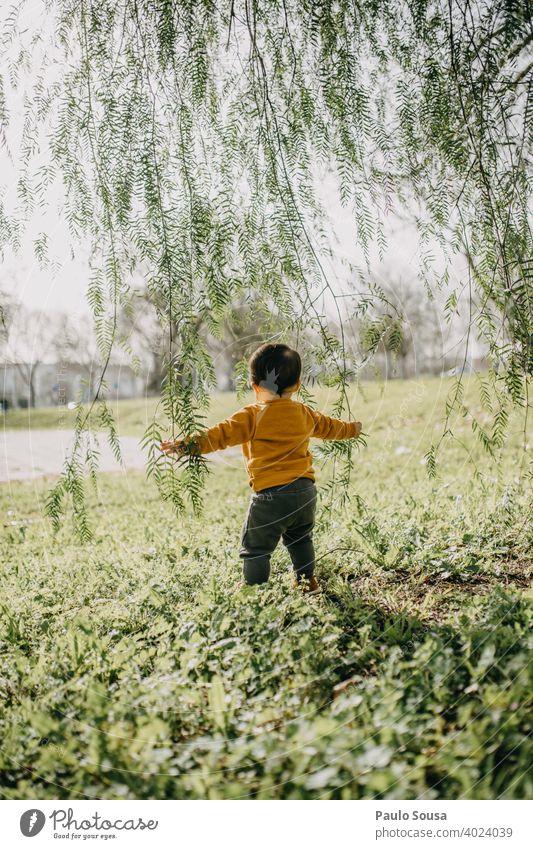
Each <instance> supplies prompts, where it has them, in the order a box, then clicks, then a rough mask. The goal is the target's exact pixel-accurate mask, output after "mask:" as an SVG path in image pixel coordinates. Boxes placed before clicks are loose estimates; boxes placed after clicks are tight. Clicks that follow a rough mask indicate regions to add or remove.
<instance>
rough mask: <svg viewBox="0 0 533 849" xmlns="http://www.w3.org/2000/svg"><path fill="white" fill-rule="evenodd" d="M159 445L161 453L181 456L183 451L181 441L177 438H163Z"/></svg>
mask: <svg viewBox="0 0 533 849" xmlns="http://www.w3.org/2000/svg"><path fill="white" fill-rule="evenodd" d="M160 447H161V451H162V452H163V454H177V455H178V457H181V455H182V454H183V453H184V448H183V443H182V442H180V441H179V440H177V439H165V440H163V442H162V443H161V446H160Z"/></svg>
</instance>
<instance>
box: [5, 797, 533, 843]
mask: <svg viewBox="0 0 533 849" xmlns="http://www.w3.org/2000/svg"><path fill="white" fill-rule="evenodd" d="M1 812H2V817H1V823H2V825H1V828H2V833H1V845H2V847H6V849H11V847H17V846H25V847H30V846H31V847H34V849H40V847H47V846H55V847H58V846H61V845H67V846H71V845H72V844H77V845H79V846H81V845H84V846H87V845H91V846H104V845H106V846H116V847H117V849H120V848H121V847H130V846H134V847H137V846H139V847H141V846H143V847H149V846H157V847H158V848H159V847H161V849H166V847H167V846H172V847H182V846H183V847H184V849H196V847H200V849H204V847H213V849H325V847H333V849H337V847H341V846H342V849H351V847H353V849H367V847H377V849H395V847H398V849H399V848H400V847H409V849H440V848H441V847H442V849H446V847H450V849H451V847H484V846H486V847H489V846H490V847H502V849H504V847H505V849H531V847H533V837H532V826H531V822H532V818H533V802H531V801H524V802H514V801H509V802H508V801H498V802H492V801H487V802H484V801H480V802H475V801H460V802H400V801H398V802H390V801H387V802H373V801H372V802H371V801H363V802H355V801H354V802H349V801H348V802H332V801H324V802H321V801H304V802H283V801H273V802H268V801H255V802H254V801H235V802H231V801H220V802H219V801H212V802H211V801H198V802H191V801H184V802H182V801H101V802H100V801H86V800H83V801H37V802H35V804H34V803H30V802H25V801H11V800H10V801H4V802H2V808H1ZM32 840H35V842H34V843H33V842H31V841H32Z"/></svg>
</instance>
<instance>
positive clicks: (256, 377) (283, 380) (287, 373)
mask: <svg viewBox="0 0 533 849" xmlns="http://www.w3.org/2000/svg"><path fill="white" fill-rule="evenodd" d="M248 366H249V369H250V379H251V381H252V383H255V384H256V386H262V387H263V388H264V389H269V390H270V392H275V393H277V394H278V395H281V394H282V392H283V391H284V390H285V389H288V388H289V387H290V386H294V384H295V383H298V381H299V380H300V375H301V373H302V361H301V359H300V354H299V353H298V351H294V350H293V349H292V348H289V346H288V345H275V344H270V343H267V344H266V345H261V347H260V348H258V349H257V351H254V353H253V354H252V356H251V357H250V360H249V362H248Z"/></svg>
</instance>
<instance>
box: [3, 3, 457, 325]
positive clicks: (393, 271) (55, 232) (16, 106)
mask: <svg viewBox="0 0 533 849" xmlns="http://www.w3.org/2000/svg"><path fill="white" fill-rule="evenodd" d="M6 12H7V10H4V15H3V16H5V14H6ZM25 14H26V15H27V16H28V15H29V18H28V21H29V20H30V19H31V24H32V26H37V27H39V26H40V25H41V24H39V21H41V22H42V27H43V44H45V43H46V30H47V28H48V29H49V23H48V21H47V20H46V17H45V11H44V3H43V2H42V0H27V4H26V11H25ZM40 49H42V47H40V46H38V47H37V48H36V51H37V55H38V51H39V50H40ZM35 67H36V68H37V69H38V68H39V62H38V61H37V62H36V63H35ZM57 70H60V68H57ZM57 70H56V72H57ZM2 72H3V74H4V75H6V76H8V75H9V68H8V67H7V66H4V67H3V68H2ZM51 73H52V74H53V73H54V70H53V69H52V72H51ZM36 74H37V71H36V70H35V68H34V69H33V70H32V72H31V73H28V74H27V75H26V76H25V78H24V83H23V85H24V87H25V88H26V89H27V90H29V91H31V89H32V86H33V85H34V82H35V79H36ZM6 87H7V89H8V93H9V86H6ZM8 107H9V111H10V114H11V121H10V125H9V128H8V132H7V139H8V147H9V152H8V150H6V148H0V174H1V177H0V192H1V195H2V198H3V200H4V202H5V203H6V205H7V207H8V208H10V207H12V206H13V205H15V204H16V186H17V161H16V159H17V155H18V154H17V152H18V148H19V146H20V137H21V132H22V106H21V100H20V94H17V95H15V96H13V94H12V93H11V99H10V100H9V101H8ZM9 154H11V156H10V155H9ZM321 196H322V200H323V202H324V204H325V207H326V208H327V210H328V213H329V216H330V221H331V234H332V236H331V243H332V245H334V247H335V259H333V261H331V260H329V258H327V257H323V266H324V268H325V270H326V273H327V275H328V278H329V280H330V282H331V283H332V285H333V287H334V288H335V290H336V291H338V292H339V293H340V292H342V291H345V289H346V285H347V271H346V269H345V268H344V267H343V265H342V260H343V259H348V260H349V261H351V262H352V263H354V264H356V265H357V266H359V267H361V268H363V267H364V257H363V253H362V251H361V250H360V249H359V248H358V245H357V243H356V229H355V223H354V220H353V216H352V215H351V213H350V211H349V210H348V209H344V208H343V207H342V206H341V204H340V201H339V199H338V193H337V190H336V187H335V183H334V182H333V181H332V180H331V179H330V180H328V181H327V182H325V183H324V184H323V185H322V186H321ZM51 197H52V201H53V202H52V203H51V205H50V207H49V209H48V210H46V212H45V213H43V212H41V211H40V210H38V211H37V212H35V214H34V215H33V217H32V219H31V221H30V222H29V225H28V228H27V230H26V232H25V234H24V235H23V237H22V242H21V248H20V251H19V253H18V255H14V253H13V251H12V250H11V249H9V248H8V249H7V250H6V251H5V254H4V262H3V267H2V278H1V283H0V290H4V291H5V290H7V291H8V292H11V293H13V294H17V296H18V297H19V298H20V299H21V300H22V301H23V303H24V304H26V305H27V306H28V307H31V308H34V309H38V310H40V311H43V312H45V313H46V312H49V311H56V310H60V311H66V312H70V313H78V314H79V313H88V312H89V308H88V305H87V301H86V290H87V285H88V280H89V270H88V253H89V251H88V244H86V245H76V247H75V250H76V255H75V257H73V256H72V255H71V249H72V248H71V238H70V235H69V233H68V228H67V225H66V222H65V221H64V219H63V218H62V216H61V209H60V206H61V198H62V191H61V187H60V185H59V184H57V185H56V186H55V189H54V191H53V192H52V193H51ZM43 232H45V233H46V234H47V236H48V239H49V248H48V256H49V258H50V265H49V266H48V267H46V268H40V267H39V263H38V262H37V260H36V258H35V255H34V240H35V239H36V238H37V237H38V236H39V234H41V233H43ZM387 235H388V239H389V249H388V253H387V255H386V257H385V260H384V262H383V263H379V261H378V259H377V251H376V256H375V258H374V260H373V262H372V275H373V279H374V281H375V282H378V283H379V282H381V281H383V280H387V279H388V280H389V281H390V282H398V284H400V283H402V282H403V283H409V282H411V281H412V282H413V283H414V284H415V285H416V281H417V278H418V240H417V234H416V229H415V227H414V225H408V224H406V223H405V222H404V221H401V220H400V219H399V218H395V217H392V216H391V218H390V223H389V226H388V233H387ZM435 254H436V255H437V256H438V255H439V254H440V251H439V249H438V247H437V246H436V250H435ZM454 265H455V269H454V270H455V274H454V277H456V278H457V277H460V275H461V271H462V269H461V265H460V262H459V261H458V262H457V263H455V264H454ZM419 285H420V293H421V297H422V298H427V295H426V293H425V290H424V288H423V285H422V283H421V282H420V284H419ZM447 332H450V331H447ZM452 333H453V330H452Z"/></svg>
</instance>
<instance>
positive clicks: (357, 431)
mask: <svg viewBox="0 0 533 849" xmlns="http://www.w3.org/2000/svg"><path fill="white" fill-rule="evenodd" d="M362 430H363V425H362V424H361V422H356V423H355V438H356V439H357V437H358V436H360V434H361V431H362Z"/></svg>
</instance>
